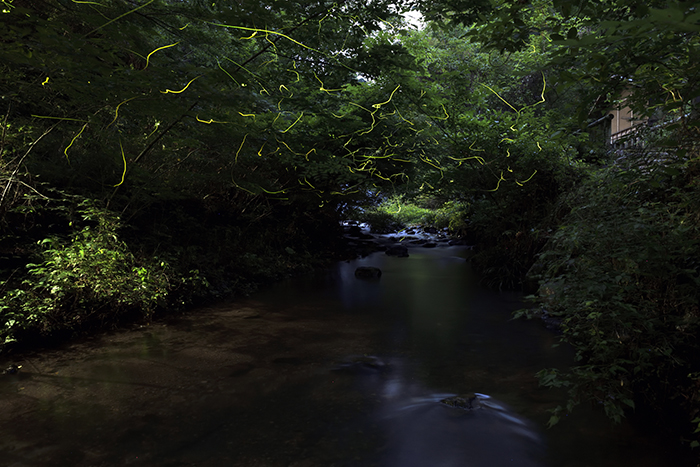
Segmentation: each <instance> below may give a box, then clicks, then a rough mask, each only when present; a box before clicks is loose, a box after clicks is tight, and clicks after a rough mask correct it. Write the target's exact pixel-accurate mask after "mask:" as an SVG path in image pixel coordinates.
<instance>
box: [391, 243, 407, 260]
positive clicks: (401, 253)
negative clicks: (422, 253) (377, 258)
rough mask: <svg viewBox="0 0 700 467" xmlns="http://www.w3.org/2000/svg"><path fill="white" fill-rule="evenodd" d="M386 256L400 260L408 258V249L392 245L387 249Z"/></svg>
mask: <svg viewBox="0 0 700 467" xmlns="http://www.w3.org/2000/svg"><path fill="white" fill-rule="evenodd" d="M386 254H387V255H389V256H397V257H399V258H407V257H408V248H407V247H405V246H403V245H392V246H390V247H389V248H387V250H386Z"/></svg>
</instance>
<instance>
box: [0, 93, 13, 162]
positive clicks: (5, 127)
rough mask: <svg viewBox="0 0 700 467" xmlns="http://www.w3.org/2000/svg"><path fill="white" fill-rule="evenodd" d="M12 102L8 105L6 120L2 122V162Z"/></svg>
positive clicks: (0, 143)
mask: <svg viewBox="0 0 700 467" xmlns="http://www.w3.org/2000/svg"><path fill="white" fill-rule="evenodd" d="M11 106H12V102H10V103H9V104H7V112H6V113H5V119H4V120H3V122H2V136H0V160H2V153H3V151H4V150H5V133H6V132H7V118H8V117H9V116H10V107H11Z"/></svg>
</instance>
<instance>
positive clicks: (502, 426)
mask: <svg viewBox="0 0 700 467" xmlns="http://www.w3.org/2000/svg"><path fill="white" fill-rule="evenodd" d="M410 368H411V365H410V364H408V362H407V361H406V360H405V359H401V358H393V359H391V360H386V359H381V358H379V357H375V356H354V357H349V358H348V359H346V360H345V361H343V362H341V363H340V364H339V366H338V367H336V369H335V370H336V371H339V372H341V373H345V374H348V375H352V377H353V378H354V383H355V385H356V387H357V388H358V389H359V390H360V391H361V392H362V393H363V394H365V395H366V396H368V397H373V398H374V399H375V406H374V407H375V409H374V411H373V413H372V414H371V415H370V416H369V418H368V419H367V420H366V421H365V422H364V423H365V424H366V425H368V426H375V425H376V426H379V427H380V428H381V430H380V434H379V436H381V438H382V439H383V440H384V447H383V449H382V455H381V457H380V460H379V462H378V465H381V466H384V467H421V466H426V465H430V466H445V467H451V466H455V467H457V466H459V467H501V466H518V467H542V466H543V465H544V463H543V458H544V454H545V444H544V441H543V439H542V437H541V434H540V433H539V432H538V430H537V428H536V427H535V425H534V424H533V423H532V422H531V421H529V420H527V419H526V418H524V417H521V416H520V415H518V414H516V413H515V412H514V411H513V410H512V409H510V408H509V407H508V406H507V405H506V404H504V403H503V402H501V401H498V400H496V399H495V398H493V397H491V396H489V395H487V394H481V393H474V394H471V395H468V396H465V397H458V396H457V394H453V393H430V392H429V391H428V390H427V389H426V388H425V387H424V386H423V384H422V383H421V382H420V381H419V380H418V379H417V378H415V377H414V376H413V375H411V374H410ZM453 401H457V403H456V404H455V403H454V402H453Z"/></svg>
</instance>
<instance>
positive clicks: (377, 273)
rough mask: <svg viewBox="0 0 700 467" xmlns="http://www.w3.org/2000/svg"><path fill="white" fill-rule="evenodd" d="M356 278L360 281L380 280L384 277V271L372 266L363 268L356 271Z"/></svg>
mask: <svg viewBox="0 0 700 467" xmlns="http://www.w3.org/2000/svg"><path fill="white" fill-rule="evenodd" d="M355 277H357V278H358V279H379V278H380V277H382V270H381V269H379V268H375V267H371V266H361V267H359V268H357V269H355Z"/></svg>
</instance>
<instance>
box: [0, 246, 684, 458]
mask: <svg viewBox="0 0 700 467" xmlns="http://www.w3.org/2000/svg"><path fill="white" fill-rule="evenodd" d="M410 253H411V255H410V257H408V258H396V257H389V256H386V255H384V254H382V253H375V254H373V255H370V256H368V257H366V258H363V259H360V260H356V261H351V262H345V263H340V264H338V265H337V266H336V267H335V268H333V269H332V270H331V271H328V272H324V273H319V274H316V275H313V276H309V277H305V278H297V279H293V280H289V281H286V282H283V283H280V284H277V285H275V286H272V287H269V288H267V289H265V290H262V291H260V292H259V293H257V294H255V295H254V296H251V297H249V298H247V299H243V300H238V301H235V302H232V303H227V304H221V305H217V306H213V307H209V308H205V309H201V310H195V311H193V312H191V313H188V314H187V315H185V316H180V317H177V318H172V319H169V320H167V321H164V322H160V323H156V324H152V325H150V326H142V327H139V328H135V329H132V330H126V331H120V332H115V333H112V334H108V335H103V336H98V337H94V338H92V339H89V340H86V341H84V342H80V343H76V344H72V345H70V346H68V347H66V348H63V349H57V350H51V351H44V352H41V353H37V354H31V355H26V356H24V357H22V358H21V360H20V361H18V362H16V363H19V364H22V368H21V370H20V372H19V373H18V374H16V375H4V376H1V377H0V465H8V466H17V467H19V466H61V465H66V466H111V465H148V466H240V467H257V466H270V467H276V466H280V467H282V466H285V467H286V466H289V467H312V466H378V467H379V466H382V467H384V466H386V467H414V466H415V467H418V466H436V467H440V466H445V467H446V466H455V467H500V466H518V467H536V466H537V467H539V466H551V467H559V466H565V467H583V466H596V467H612V466H615V467H620V466H634V467H667V466H674V467H675V466H678V467H681V466H683V467H684V466H686V465H687V466H690V465H695V463H694V462H691V460H690V459H687V458H683V456H682V454H681V452H680V449H678V446H676V445H675V444H673V443H666V442H663V441H661V440H660V439H658V438H657V437H656V436H655V435H654V434H653V433H651V432H648V431H647V432H644V433H641V432H638V431H636V430H635V429H634V428H633V427H631V426H629V425H627V424H623V425H621V426H617V427H610V426H609V425H608V423H607V421H606V420H605V419H604V417H603V416H602V415H601V414H600V412H599V411H598V410H595V409H589V408H584V409H581V410H579V411H578V413H576V414H574V416H572V417H571V419H566V420H564V421H562V422H561V423H560V424H559V425H558V426H556V427H555V428H552V429H547V428H545V425H546V421H547V419H548V416H549V415H548V412H547V410H548V409H551V408H553V407H555V406H556V405H558V404H560V403H562V401H563V397H564V396H563V394H559V393H556V392H552V391H550V390H546V389H542V388H539V387H538V384H537V380H536V378H535V377H534V373H535V372H537V371H538V370H539V369H542V368H545V367H550V366H565V365H567V364H568V363H569V362H570V360H571V352H570V351H569V350H567V349H566V348H564V347H557V348H554V347H553V344H555V343H556V342H557V339H556V336H554V335H553V334H552V333H551V332H549V331H547V330H545V329H544V328H543V327H542V326H541V325H540V324H539V323H536V322H527V321H511V320H510V314H511V312H512V311H513V310H514V309H516V308H518V307H520V306H521V302H520V297H519V296H518V295H516V294H497V293H494V292H490V291H485V290H483V289H481V288H479V287H478V286H477V285H476V282H477V280H476V278H475V277H474V275H473V274H472V272H471V270H470V267H469V264H468V263H467V262H466V261H465V259H464V256H465V255H466V251H465V250H464V249H462V248H460V247H438V248H435V249H425V248H413V249H411V250H410ZM358 266H376V267H379V268H380V269H381V270H382V272H383V274H382V276H381V278H380V279H379V280H362V279H358V278H356V277H355V275H354V271H355V269H356V268H357V267H358ZM3 363H5V362H3ZM456 395H465V396H464V398H463V399H461V401H462V402H464V401H469V402H468V404H467V406H464V404H462V405H463V407H450V406H448V404H445V403H442V402H441V401H443V400H448V401H450V400H455V399H450V398H453V397H454V396H456Z"/></svg>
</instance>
